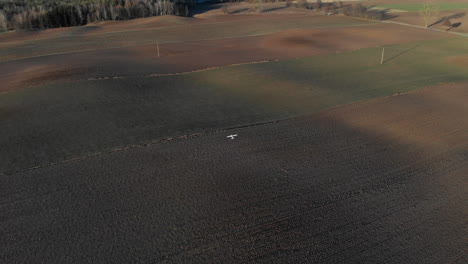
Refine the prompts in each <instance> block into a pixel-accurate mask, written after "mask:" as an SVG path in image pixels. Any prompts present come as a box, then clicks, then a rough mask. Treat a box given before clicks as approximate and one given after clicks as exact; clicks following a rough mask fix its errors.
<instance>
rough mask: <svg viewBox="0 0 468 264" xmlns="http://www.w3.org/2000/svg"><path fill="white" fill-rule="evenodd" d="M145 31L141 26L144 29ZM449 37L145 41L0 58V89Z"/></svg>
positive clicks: (382, 29) (386, 29)
mask: <svg viewBox="0 0 468 264" xmlns="http://www.w3.org/2000/svg"><path fill="white" fill-rule="evenodd" d="M142 34H144V32H142ZM443 37H447V35H446V34H443V33H438V32H428V31H423V30H419V29H414V28H407V27H403V26H399V25H389V24H386V25H383V24H380V25H377V24H374V25H363V26H357V27H339V28H323V29H320V28H315V29H296V30H288V31H283V32H279V33H274V34H268V35H263V36H256V37H240V38H227V39H218V40H209V41H189V42H180V43H167V44H160V45H159V49H160V57H158V56H157V46H156V45H155V44H152V45H143V46H137V47H129V48H118V49H105V50H97V51H88V52H79V53H68V54H58V55H50V56H41V57H34V58H28V59H22V60H16V61H10V62H0V82H1V83H2V84H3V85H2V86H0V92H1V91H7V90H15V89H19V88H25V87H30V86H37V85H44V84H48V83H54V82H61V81H70V80H87V79H96V78H114V77H134V76H145V75H151V74H166V73H178V72H189V71H195V70H200V69H206V68H212V67H220V66H226V65H231V64H239V63H250V62H257V61H265V60H284V59H292V58H298V57H304V56H316V55H322V54H330V53H336V52H345V51H352V50H356V49H361V48H367V47H376V46H381V45H388V44H397V43H408V42H413V41H418V40H428V39H436V38H443Z"/></svg>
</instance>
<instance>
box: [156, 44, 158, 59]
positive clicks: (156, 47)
mask: <svg viewBox="0 0 468 264" xmlns="http://www.w3.org/2000/svg"><path fill="white" fill-rule="evenodd" d="M156 49H157V50H158V58H159V41H156Z"/></svg>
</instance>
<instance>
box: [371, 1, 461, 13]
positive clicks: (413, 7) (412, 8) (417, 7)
mask: <svg viewBox="0 0 468 264" xmlns="http://www.w3.org/2000/svg"><path fill="white" fill-rule="evenodd" d="M435 5H436V6H437V9H438V10H441V11H444V10H457V9H466V8H468V3H436V4H435ZM422 7H423V4H422V3H421V4H391V5H380V6H377V8H379V9H396V10H403V11H408V12H417V11H421V9H422Z"/></svg>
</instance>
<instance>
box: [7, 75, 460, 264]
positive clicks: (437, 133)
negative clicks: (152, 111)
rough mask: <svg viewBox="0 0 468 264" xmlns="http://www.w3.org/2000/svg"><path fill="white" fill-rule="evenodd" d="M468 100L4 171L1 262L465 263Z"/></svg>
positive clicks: (453, 91) (436, 95) (362, 110)
mask: <svg viewBox="0 0 468 264" xmlns="http://www.w3.org/2000/svg"><path fill="white" fill-rule="evenodd" d="M467 99H468V88H467V86H466V84H460V85H454V84H451V85H444V86H439V87H434V88H428V89H424V90H420V91H416V92H413V93H409V94H403V95H398V96H392V97H387V98H382V99H376V100H372V101H368V102H364V103H358V104H352V105H348V106H344V107H340V108H336V109H332V110H328V111H325V112H321V113H318V114H315V115H313V116H309V117H304V118H297V119H292V120H287V121H281V122H275V123H270V124H265V125H259V126H253V127H247V128H241V129H233V130H228V131H223V132H218V133H213V134H205V135H200V136H197V137H193V138H188V139H179V140H174V141H171V142H166V143H160V144H152V145H148V146H144V147H135V148H131V149H127V150H121V151H115V152H112V153H108V154H104V155H98V156H94V157H89V158H83V159H80V160H75V161H69V162H64V163H61V164H58V165H52V166H49V167H43V168H38V169H33V170H28V171H23V172H19V173H14V174H8V175H0V189H1V196H0V203H1V207H2V214H1V215H0V245H2V246H1V247H0V262H3V263H15V262H50V263H101V262H108V263H121V262H132V263H466V261H467V255H466V252H467V251H466V249H467V239H466V238H467V237H468V236H467V235H468V234H467V232H466V231H467V230H466V223H467V221H466V220H467V213H466V212H467V211H468V206H467V204H466V197H467V189H466V175H467V174H468V123H467V122H466V116H468V105H467V104H466V100H467ZM230 134H237V135H238V136H237V137H236V138H235V139H234V140H231V139H228V138H226V136H228V135H230Z"/></svg>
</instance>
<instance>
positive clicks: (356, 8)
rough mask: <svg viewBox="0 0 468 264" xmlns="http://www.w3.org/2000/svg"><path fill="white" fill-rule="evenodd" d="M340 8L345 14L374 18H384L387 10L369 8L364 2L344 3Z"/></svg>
mask: <svg viewBox="0 0 468 264" xmlns="http://www.w3.org/2000/svg"><path fill="white" fill-rule="evenodd" d="M340 10H341V12H342V13H343V14H344V15H345V16H353V17H361V18H366V19H373V20H383V19H384V18H385V12H383V11H380V10H369V8H367V7H366V6H364V5H362V4H354V5H343V6H342V8H340Z"/></svg>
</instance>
